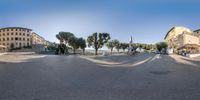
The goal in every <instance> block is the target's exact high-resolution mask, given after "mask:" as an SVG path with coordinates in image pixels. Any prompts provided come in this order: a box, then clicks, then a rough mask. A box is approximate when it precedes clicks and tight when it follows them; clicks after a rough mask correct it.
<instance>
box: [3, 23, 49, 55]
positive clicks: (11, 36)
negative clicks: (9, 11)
mask: <svg viewBox="0 0 200 100" xmlns="http://www.w3.org/2000/svg"><path fill="white" fill-rule="evenodd" d="M49 44H50V42H49V41H47V40H45V39H44V38H43V37H42V36H40V35H39V34H37V33H35V32H32V29H28V28H23V27H6V28H0V52H5V51H7V50H10V49H14V48H24V47H32V51H37V52H39V51H43V50H45V49H46V48H47V46H48V45H49Z"/></svg>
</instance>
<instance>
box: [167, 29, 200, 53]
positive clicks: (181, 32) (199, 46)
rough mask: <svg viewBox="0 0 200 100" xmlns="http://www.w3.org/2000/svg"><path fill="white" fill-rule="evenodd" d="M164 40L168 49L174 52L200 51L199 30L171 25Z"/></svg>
mask: <svg viewBox="0 0 200 100" xmlns="http://www.w3.org/2000/svg"><path fill="white" fill-rule="evenodd" d="M165 41H166V42H167V44H168V48H169V49H173V51H174V52H177V53H178V52H182V51H185V52H188V53H197V52H200V30H195V31H191V30H190V29H188V28H186V27H173V28H172V29H170V30H169V31H168V32H167V34H166V36H165Z"/></svg>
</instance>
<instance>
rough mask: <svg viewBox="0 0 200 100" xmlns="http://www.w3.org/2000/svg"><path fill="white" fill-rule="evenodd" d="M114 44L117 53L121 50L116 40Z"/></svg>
mask: <svg viewBox="0 0 200 100" xmlns="http://www.w3.org/2000/svg"><path fill="white" fill-rule="evenodd" d="M114 44H115V48H116V49H117V52H119V49H121V44H120V42H119V41H118V40H115V42H114Z"/></svg>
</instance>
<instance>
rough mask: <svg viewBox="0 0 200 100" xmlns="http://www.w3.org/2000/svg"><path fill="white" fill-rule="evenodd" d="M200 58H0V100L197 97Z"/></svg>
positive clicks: (169, 99)
mask: <svg viewBox="0 0 200 100" xmlns="http://www.w3.org/2000/svg"><path fill="white" fill-rule="evenodd" d="M199 99H200V58H198V57H197V58H193V59H189V58H185V57H180V56H177V55H170V56H168V55H159V54H137V55H135V56H126V55H120V56H107V57H102V56H98V57H94V56H73V55H70V56H56V55H36V54H7V55H2V56H0V100H199Z"/></svg>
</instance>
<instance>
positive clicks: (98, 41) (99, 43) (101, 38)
mask: <svg viewBox="0 0 200 100" xmlns="http://www.w3.org/2000/svg"><path fill="white" fill-rule="evenodd" d="M108 40H110V35H109V33H97V32H96V33H93V34H92V35H90V36H89V37H88V38H87V42H88V46H89V47H91V46H92V47H93V48H94V49H95V55H97V54H98V49H99V48H102V47H103V45H104V44H105V43H107V42H108Z"/></svg>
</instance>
